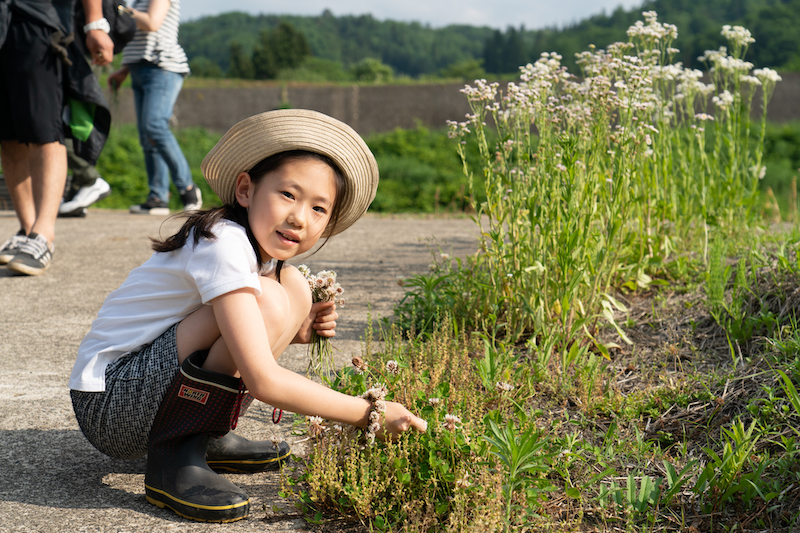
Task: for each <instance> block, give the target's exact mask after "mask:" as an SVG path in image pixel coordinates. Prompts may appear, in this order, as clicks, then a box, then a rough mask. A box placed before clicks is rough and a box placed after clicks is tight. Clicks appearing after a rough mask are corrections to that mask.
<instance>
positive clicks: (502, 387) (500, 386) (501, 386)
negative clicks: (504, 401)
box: [495, 381, 514, 392]
mask: <svg viewBox="0 0 800 533" xmlns="http://www.w3.org/2000/svg"><path fill="white" fill-rule="evenodd" d="M495 387H497V390H498V391H500V392H511V391H512V390H514V385H512V384H510V383H506V382H505V381H498V382H497V383H495Z"/></svg>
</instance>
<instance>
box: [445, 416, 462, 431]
mask: <svg viewBox="0 0 800 533" xmlns="http://www.w3.org/2000/svg"><path fill="white" fill-rule="evenodd" d="M460 423H461V419H460V418H459V417H457V416H456V415H451V414H449V413H448V414H446V415H444V424H443V426H444V429H446V430H447V431H455V430H456V429H457V428H458V425H457V424H460Z"/></svg>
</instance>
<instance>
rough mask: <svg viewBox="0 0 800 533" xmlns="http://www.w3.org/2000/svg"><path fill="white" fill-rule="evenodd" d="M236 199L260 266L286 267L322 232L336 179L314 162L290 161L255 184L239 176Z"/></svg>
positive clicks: (330, 210)
mask: <svg viewBox="0 0 800 533" xmlns="http://www.w3.org/2000/svg"><path fill="white" fill-rule="evenodd" d="M236 199H237V201H238V202H239V204H240V205H241V206H242V207H244V208H246V209H247V217H248V221H249V222H250V229H251V231H252V232H253V235H254V236H255V238H256V241H258V245H259V248H260V251H261V256H262V260H264V261H266V260H268V259H270V258H272V259H277V260H279V261H286V260H288V259H291V258H292V257H295V256H296V255H299V254H301V253H303V252H307V251H308V250H310V249H311V248H312V247H313V246H314V245H315V244H317V241H318V240H319V238H320V237H321V236H322V233H323V232H324V231H325V228H326V227H327V226H328V221H329V220H330V218H331V212H332V210H333V206H334V202H335V200H336V176H335V174H334V171H333V169H332V168H331V167H330V166H328V165H327V164H325V163H324V162H322V161H319V160H317V159H290V160H288V161H287V162H285V163H284V164H283V165H282V166H281V167H279V168H278V169H276V170H273V171H272V172H269V173H267V174H266V175H264V177H263V178H262V179H261V180H259V181H258V182H257V183H256V182H254V181H253V179H252V178H251V176H250V174H248V173H247V172H242V173H241V174H239V176H238V178H237V180H236Z"/></svg>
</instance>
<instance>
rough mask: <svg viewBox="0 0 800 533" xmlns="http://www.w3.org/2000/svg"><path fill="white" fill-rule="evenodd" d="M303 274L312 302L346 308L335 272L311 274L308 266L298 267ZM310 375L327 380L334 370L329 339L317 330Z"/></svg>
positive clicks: (313, 336)
mask: <svg viewBox="0 0 800 533" xmlns="http://www.w3.org/2000/svg"><path fill="white" fill-rule="evenodd" d="M297 269H298V270H299V271H300V273H301V274H303V276H304V277H305V278H306V280H308V286H309V287H310V288H311V300H312V302H314V303H316V302H334V303H336V305H338V306H340V307H344V298H343V297H342V293H344V289H342V286H341V285H340V284H339V283H338V282H337V281H336V272H334V271H333V270H321V271H319V272H317V273H316V274H312V273H311V269H309V268H308V267H307V266H306V265H300V266H299V267H297ZM308 352H309V362H308V370H307V373H308V374H311V373H313V374H316V375H317V376H319V378H320V379H325V378H326V376H328V375H330V374H331V373H332V372H333V370H334V368H333V347H332V346H331V341H330V339H328V338H327V337H320V336H319V335H318V334H317V332H316V330H312V332H311V344H310V345H309V350H308Z"/></svg>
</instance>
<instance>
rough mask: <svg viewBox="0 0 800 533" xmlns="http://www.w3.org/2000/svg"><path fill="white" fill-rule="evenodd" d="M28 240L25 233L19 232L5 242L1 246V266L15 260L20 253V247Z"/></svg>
mask: <svg viewBox="0 0 800 533" xmlns="http://www.w3.org/2000/svg"><path fill="white" fill-rule="evenodd" d="M27 240H28V236H27V235H25V232H24V231H23V230H19V233H17V234H16V235H14V236H13V237H11V238H10V239H8V240H7V241H6V242H4V243H3V246H0V265H5V264H6V263H8V262H9V261H11V260H12V259H14V256H15V255H17V252H18V251H19V247H20V246H22V243H23V242H25V241H27Z"/></svg>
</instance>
